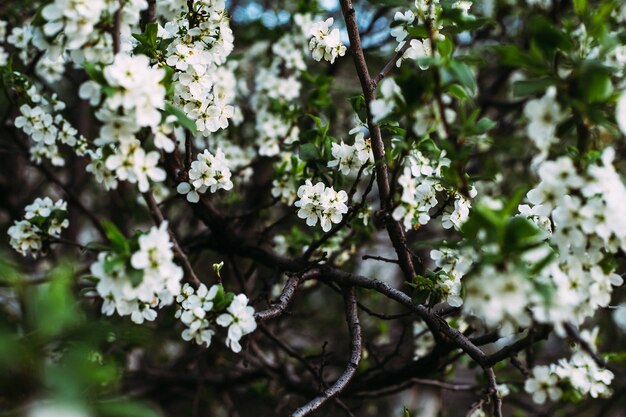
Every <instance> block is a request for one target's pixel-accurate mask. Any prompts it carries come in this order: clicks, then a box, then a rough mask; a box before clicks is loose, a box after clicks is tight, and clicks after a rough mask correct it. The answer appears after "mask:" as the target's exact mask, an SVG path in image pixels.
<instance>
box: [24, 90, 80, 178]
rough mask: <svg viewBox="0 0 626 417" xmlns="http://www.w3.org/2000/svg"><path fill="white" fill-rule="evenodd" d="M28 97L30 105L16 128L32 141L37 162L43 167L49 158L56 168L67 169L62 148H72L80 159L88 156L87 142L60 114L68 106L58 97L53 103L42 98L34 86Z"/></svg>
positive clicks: (32, 150) (54, 98) (26, 105)
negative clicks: (45, 160)
mask: <svg viewBox="0 0 626 417" xmlns="http://www.w3.org/2000/svg"><path fill="white" fill-rule="evenodd" d="M26 96H27V98H28V101H29V104H23V105H22V106H20V115H19V116H17V117H16V118H15V121H14V126H15V127H16V128H18V129H20V130H22V132H24V134H26V135H27V136H28V137H29V138H30V142H31V146H30V149H29V151H30V154H31V159H32V160H33V161H34V162H36V163H38V164H39V163H41V162H42V160H43V158H45V159H47V160H49V161H50V162H51V163H52V165H55V166H63V165H65V159H64V158H63V157H62V155H61V151H60V148H59V145H64V146H68V147H70V148H72V149H73V150H74V151H75V152H76V154H77V155H84V154H85V153H86V148H87V141H86V139H85V138H84V137H83V136H81V135H79V134H78V131H77V130H76V129H75V128H74V127H73V126H72V125H71V124H70V122H68V121H67V120H66V119H65V118H64V117H63V116H62V115H61V114H59V113H58V112H60V111H61V110H63V109H65V103H63V102H62V101H60V100H58V99H57V98H56V96H52V98H51V99H48V98H46V97H44V96H42V95H41V94H39V92H38V89H37V87H35V86H34V85H32V86H30V88H28V90H27V91H26Z"/></svg>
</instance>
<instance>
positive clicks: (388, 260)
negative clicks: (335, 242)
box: [361, 255, 398, 264]
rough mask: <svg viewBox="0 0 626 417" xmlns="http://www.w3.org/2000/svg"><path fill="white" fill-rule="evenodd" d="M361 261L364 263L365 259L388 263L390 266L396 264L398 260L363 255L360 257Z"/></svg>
mask: <svg viewBox="0 0 626 417" xmlns="http://www.w3.org/2000/svg"><path fill="white" fill-rule="evenodd" d="M361 259H363V260H364V261H365V260H367V259H373V260H375V261H381V262H389V263H392V264H397V263H398V260H397V259H389V258H385V257H382V256H375V255H363V257H361Z"/></svg>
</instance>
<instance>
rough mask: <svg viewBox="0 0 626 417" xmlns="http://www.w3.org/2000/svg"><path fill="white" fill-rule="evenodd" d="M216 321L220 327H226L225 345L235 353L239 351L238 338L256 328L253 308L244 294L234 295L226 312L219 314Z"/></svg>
mask: <svg viewBox="0 0 626 417" xmlns="http://www.w3.org/2000/svg"><path fill="white" fill-rule="evenodd" d="M216 322H217V324H219V325H220V326H222V327H228V336H227V337H226V346H228V347H230V348H231V349H232V351H233V352H235V353H238V352H241V345H240V344H239V340H240V339H241V338H242V337H243V336H245V335H247V334H249V333H252V332H253V331H254V330H255V329H256V321H255V320H254V308H252V307H250V306H249V305H248V297H246V296H245V294H238V295H236V296H235V298H233V301H232V302H231V303H230V305H229V306H228V308H227V309H226V312H225V313H224V314H221V315H220V316H219V317H218V318H217V320H216Z"/></svg>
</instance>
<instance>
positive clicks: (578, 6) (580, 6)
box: [574, 0, 587, 15]
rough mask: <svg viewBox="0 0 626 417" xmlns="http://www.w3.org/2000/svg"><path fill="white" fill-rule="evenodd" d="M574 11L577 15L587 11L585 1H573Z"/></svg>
mask: <svg viewBox="0 0 626 417" xmlns="http://www.w3.org/2000/svg"><path fill="white" fill-rule="evenodd" d="M574 10H575V11H576V13H577V14H578V15H582V14H584V13H585V11H587V0H574Z"/></svg>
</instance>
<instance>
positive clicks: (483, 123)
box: [475, 117, 498, 135]
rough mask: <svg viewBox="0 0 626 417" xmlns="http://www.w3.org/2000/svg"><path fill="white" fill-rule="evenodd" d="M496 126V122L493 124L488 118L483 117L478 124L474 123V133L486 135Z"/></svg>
mask: <svg viewBox="0 0 626 417" xmlns="http://www.w3.org/2000/svg"><path fill="white" fill-rule="evenodd" d="M497 124H498V123H497V122H494V121H493V120H491V119H490V118H488V117H483V118H482V119H480V120H479V121H478V123H476V126H475V132H476V133H477V134H479V135H480V134H483V133H486V132H488V131H490V130H491V129H493V128H494V127H496V125H497Z"/></svg>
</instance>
